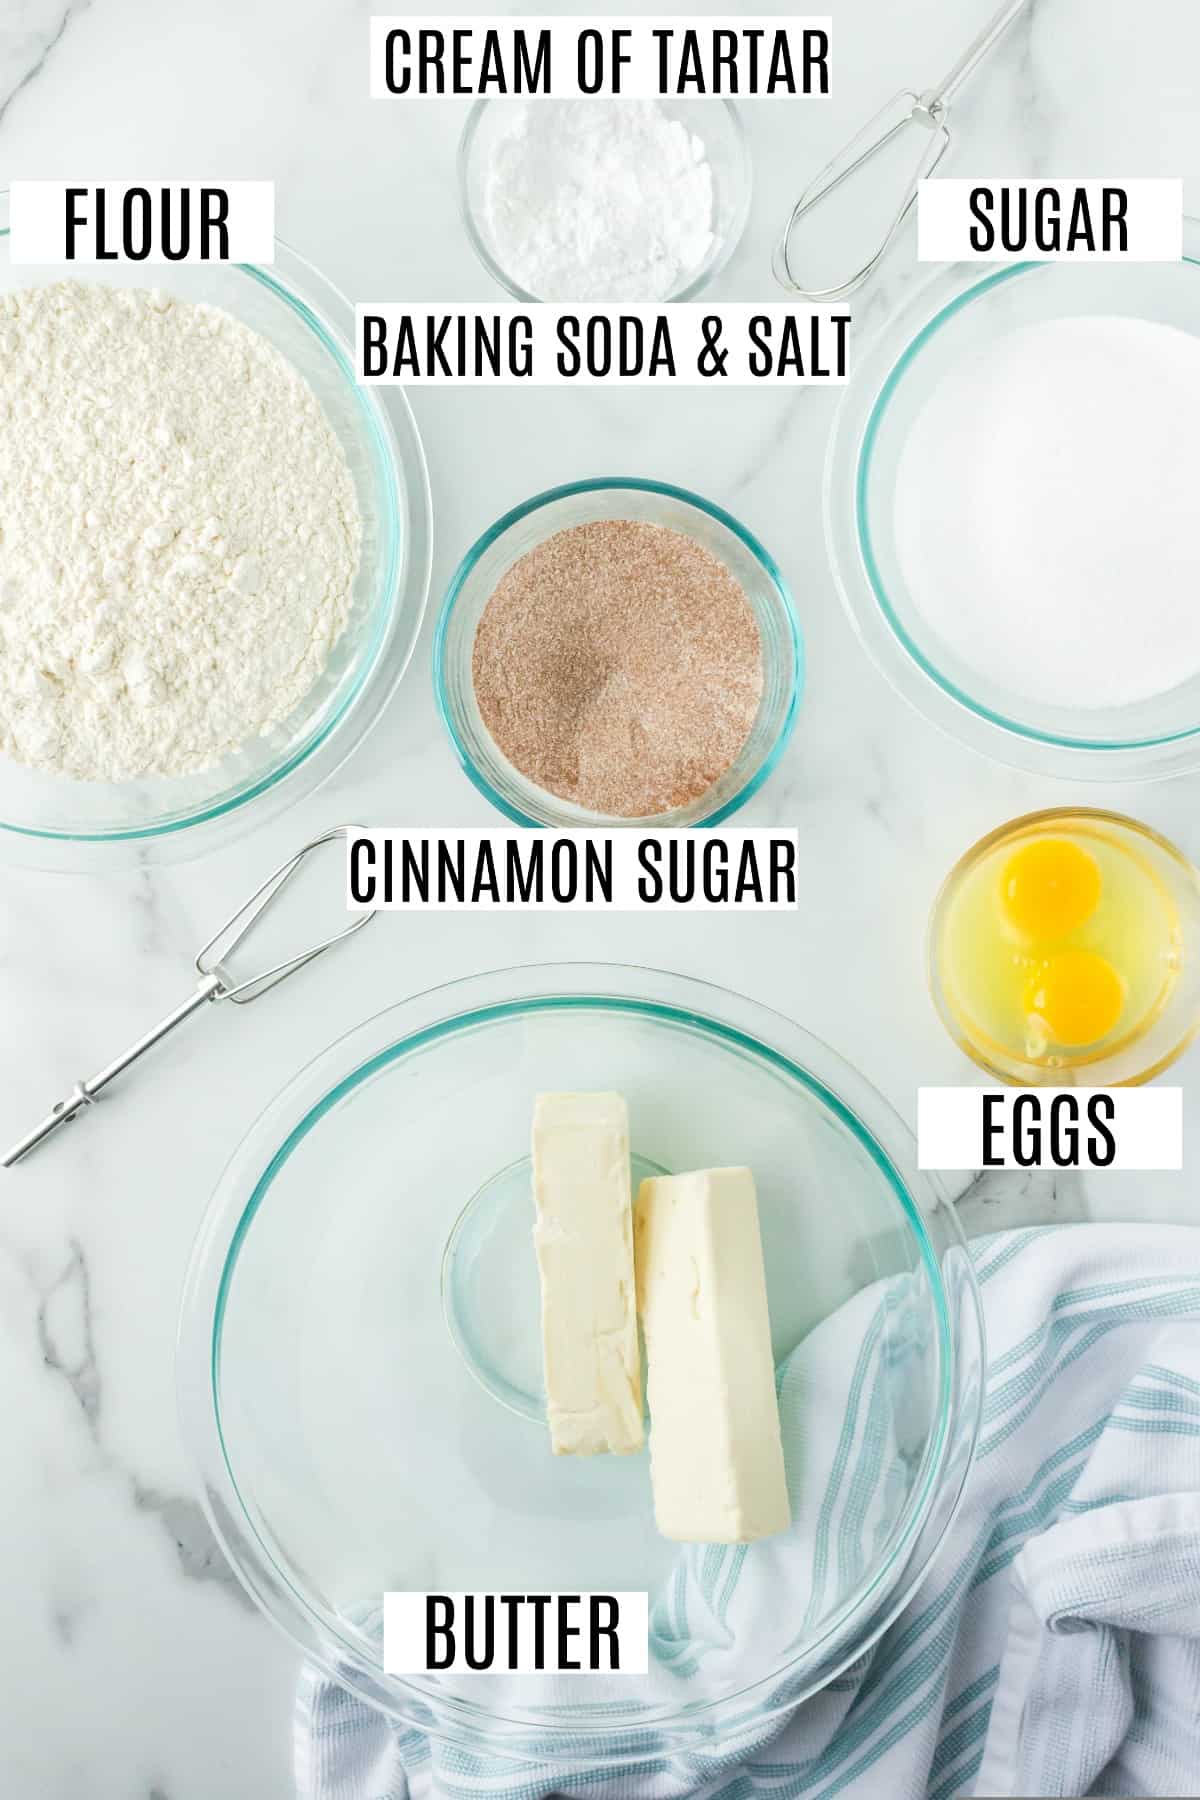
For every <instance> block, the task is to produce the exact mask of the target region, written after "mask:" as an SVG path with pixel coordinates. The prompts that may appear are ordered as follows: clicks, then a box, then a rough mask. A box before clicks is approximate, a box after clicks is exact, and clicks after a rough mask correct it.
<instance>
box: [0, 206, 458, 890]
mask: <svg viewBox="0 0 1200 1800" xmlns="http://www.w3.org/2000/svg"><path fill="white" fill-rule="evenodd" d="M64 279H68V280H71V281H77V282H94V281H102V282H103V283H104V284H105V285H107V286H122V287H152V286H155V285H159V286H162V287H166V288H168V289H169V290H170V291H171V292H172V293H174V294H178V295H179V296H180V297H181V298H182V299H184V300H188V301H192V302H196V303H207V304H210V305H213V306H220V307H223V308H224V309H225V310H226V311H227V312H230V313H232V314H233V315H234V317H235V318H237V319H239V320H241V322H242V323H243V324H245V325H248V326H250V327H251V328H252V329H253V330H255V331H258V332H260V333H261V334H262V336H264V337H265V338H267V339H268V340H269V341H270V342H271V343H272V344H274V345H275V347H276V348H277V349H278V350H280V351H281V352H282V353H283V355H284V356H286V357H287V359H288V360H289V361H290V362H291V363H292V364H293V365H294V367H295V368H296V369H298V370H299V372H300V374H301V375H303V377H304V378H305V380H306V381H307V382H308V384H309V386H310V387H311V388H312V390H313V392H314V393H315V395H316V396H317V399H318V400H319V401H320V402H321V405H322V407H323V408H324V411H325V414H326V417H327V418H328V420H329V422H330V424H331V426H332V427H333V429H334V431H335V432H336V434H337V437H338V439H339V441H340V443H341V445H342V448H343V450H344V451H345V453H346V459H347V462H348V464H349V467H350V471H351V474H352V476H353V479H354V486H355V490H356V493H357V495H358V504H359V509H360V511H361V514H362V521H363V543H362V556H361V561H360V564H359V570H358V576H357V578H356V580H355V584H354V591H353V595H352V601H351V615H350V619H349V621H348V623H347V625H346V628H345V630H344V632H343V633H342V636H341V637H340V639H339V640H338V643H337V644H336V646H335V647H334V650H333V654H332V656H331V658H330V661H329V663H328V666H327V667H326V669H325V671H324V673H323V674H322V676H321V677H320V679H319V680H318V681H317V683H316V684H315V685H314V687H313V688H311V689H310V691H309V692H308V694H306V695H305V697H304V699H303V700H302V701H301V702H300V704H299V705H298V706H297V707H296V708H295V709H294V711H293V712H292V713H291V714H290V716H289V717H288V718H287V719H285V720H283V721H282V722H281V723H280V724H279V725H278V726H276V727H275V728H274V729H273V730H271V731H269V732H267V733H266V734H264V735H263V736H262V737H260V738H257V739H255V740H253V741H252V742H251V743H249V744H247V745H245V746H244V747H243V748H242V749H241V750H239V751H238V752H236V753H235V754H234V755H231V756H227V757H225V758H224V759H223V760H222V761H221V762H220V763H218V764H216V765H215V766H214V767H212V768H210V769H206V770H204V771H202V772H200V773H197V774H191V775H184V776H177V777H170V778H164V777H156V778H144V779H140V780H136V781H126V782H112V783H110V782H88V781H74V780H70V779H68V778H65V777H56V776H53V775H49V774H46V773H45V772H42V771H38V770H34V769H28V768H24V767H22V766H21V765H19V764H17V763H15V762H13V761H10V760H9V759H7V758H0V857H8V858H9V859H10V860H11V861H13V862H17V863H32V864H34V865H35V866H40V867H64V868H85V869H93V870H95V869H103V868H111V867H114V866H118V865H120V866H124V865H125V864H127V863H130V862H134V861H145V860H147V858H149V859H151V860H154V861H166V860H170V859H174V858H179V857H185V856H191V855H195V854H197V853H198V852H200V851H202V850H205V849H208V848H211V847H213V846H214V845H216V844H218V843H223V842H225V841H226V840H227V839H228V838H229V837H230V836H232V835H233V834H234V832H235V831H236V830H238V829H241V828H243V827H245V826H249V825H259V824H261V823H262V822H263V821H264V820H265V819H266V818H268V817H271V816H273V815H274V814H275V813H277V812H279V811H281V810H282V809H283V808H284V807H285V806H288V805H290V804H291V803H292V802H293V801H294V800H298V799H300V798H301V796H303V795H305V794H308V793H311V792H312V791H313V789H314V788H316V787H317V786H318V784H319V783H320V782H322V781H324V780H325V779H326V778H327V777H328V776H329V775H330V774H331V773H332V772H333V770H334V769H336V768H337V767H338V765H339V764H340V763H341V762H342V761H343V759H344V758H345V757H346V756H347V755H348V754H349V753H350V752H351V751H352V750H353V749H354V748H355V747H356V745H357V744H358V743H359V742H360V741H361V740H362V738H363V737H364V736H365V734H366V733H367V732H368V731H369V730H370V729H371V727H372V726H373V725H374V723H375V721H376V720H377V719H378V717H379V715H380V713H381V712H382V710H383V708H384V706H385V705H386V703H387V701H388V700H389V698H390V697H391V694H392V692H393V690H394V688H395V686H396V683H397V682H398V681H399V679H400V677H401V676H402V675H403V673H404V670H405V668H406V667H407V664H408V660H409V657H410V656H411V654H412V650H413V646H414V644H415V642H416V638H417V633H418V631H419V629H420V625H421V620H422V617H423V615H424V611H425V603H426V600H427V597H428V592H429V559H430V525H431V517H430V499H429V480H428V476H427V474H426V469H425V457H424V453H423V451H422V449H421V440H420V438H419V437H418V435H417V428H416V425H415V423H414V421H413V418H412V414H411V413H410V411H409V409H408V405H407V403H406V401H405V400H404V397H403V395H402V394H400V393H399V392H398V391H396V390H392V391H393V394H394V398H393V400H392V401H391V403H390V405H389V406H388V407H385V406H384V405H383V404H382V403H381V402H380V399H379V396H378V390H376V389H374V388H370V387H359V386H358V385H357V384H356V382H355V379H354V362H353V352H352V344H353V341H354V315H353V310H352V308H351V307H350V305H349V303H348V302H347V300H346V299H345V298H344V297H343V295H341V294H340V293H339V292H338V291H337V289H336V288H335V287H333V286H332V285H331V283H330V282H328V281H327V280H326V279H325V277H324V276H323V275H320V274H318V272H317V271H316V270H315V269H313V268H312V267H311V266H310V265H309V264H308V263H306V262H305V261H304V260H303V258H301V257H300V256H298V255H297V254H296V253H295V251H294V250H291V249H289V248H288V247H287V245H285V244H281V243H277V245H276V253H275V262H274V263H273V265H272V266H271V267H270V268H257V267H253V266H251V265H249V264H215V263H213V264H210V263H180V264H176V265H172V266H171V267H170V268H169V269H145V268H142V267H140V266H139V265H131V264H127V263H116V264H113V265H112V267H111V269H110V268H107V267H106V268H105V269H104V270H103V271H102V272H101V271H99V270H97V269H95V268H90V267H87V268H79V269H74V268H71V269H67V270H64V269H57V268H42V267H23V266H21V267H19V266H14V265H13V263H12V262H11V260H10V257H9V249H8V198H7V195H3V196H0V292H4V293H8V292H11V291H13V290H14V289H17V288H27V287H38V286H42V285H44V284H46V283H48V282H54V281H61V280H64Z"/></svg>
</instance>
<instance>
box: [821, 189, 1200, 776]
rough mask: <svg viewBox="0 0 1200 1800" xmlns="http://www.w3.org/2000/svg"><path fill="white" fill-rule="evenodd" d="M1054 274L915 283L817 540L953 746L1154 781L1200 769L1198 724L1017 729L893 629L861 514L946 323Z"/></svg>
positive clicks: (828, 483)
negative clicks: (1017, 284) (885, 442)
mask: <svg viewBox="0 0 1200 1800" xmlns="http://www.w3.org/2000/svg"><path fill="white" fill-rule="evenodd" d="M1185 265H1191V266H1192V267H1193V268H1194V269H1198V270H1200V221H1197V220H1196V219H1193V218H1189V217H1188V216H1186V215H1185V217H1184V251H1183V255H1182V257H1181V258H1180V260H1179V263H1178V264H1175V263H1171V264H1166V265H1164V266H1165V267H1167V268H1172V269H1173V268H1176V267H1181V266H1185ZM1056 266H1057V265H1056V264H1055V263H1054V262H1053V261H1047V260H1044V259H1028V260H1023V261H1021V262H1017V263H1011V264H1008V265H1006V266H1005V267H1003V268H1000V269H996V268H995V267H994V266H993V267H991V268H990V269H989V268H988V267H987V265H984V264H980V263H963V262H960V263H952V264H949V265H946V266H944V267H940V268H938V269H936V270H935V271H934V272H933V273H932V274H931V275H929V276H928V277H927V278H926V279H925V280H923V281H921V282H919V283H918V284H917V285H916V286H915V287H914V288H913V289H912V291H911V292H910V293H908V294H906V295H905V296H904V298H903V299H902V301H901V303H900V304H899V306H897V307H895V308H894V309H893V310H892V311H891V312H890V313H889V315H888V317H887V318H886V319H885V321H884V323H883V324H882V326H881V327H880V328H879V329H878V330H877V331H875V332H874V333H873V334H872V336H871V337H870V339H869V341H868V342H867V343H866V344H865V345H864V348H863V352H862V355H861V357H860V358H859V360H858V363H857V367H856V370H855V373H854V374H852V375H851V378H850V381H849V383H848V384H847V387H846V389H845V391H844V393H843V394H842V396H841V399H840V401H839V404H838V409H837V413H836V416H835V419H834V423H833V429H832V431H831V433H830V438H829V445H828V449H827V452H826V457H825V470H824V515H825V540H826V546H827V549H828V553H829V561H830V566H831V568H832V570H833V576H834V581H835V584H836V587H837V590H838V594H839V596H840V598H841V602H842V606H843V609H844V611H845V612H846V614H847V616H848V617H849V619H850V623H851V625H852V626H853V628H854V631H855V635H856V636H857V637H858V639H859V642H860V643H861V644H862V645H863V647H864V648H865V649H866V651H867V653H868V655H869V656H870V658H871V660H872V662H873V663H874V664H875V666H876V668H877V669H879V671H880V672H881V673H882V674H883V675H884V677H885V679H886V680H887V681H888V683H889V684H890V686H891V687H892V688H893V689H894V690H895V691H896V692H897V693H898V694H899V695H900V696H901V698H902V699H904V700H905V701H907V702H908V704H909V705H910V706H912V707H913V709H914V710H915V711H917V712H918V713H920V714H921V716H922V717H923V718H925V719H927V720H929V721H930V722H931V723H933V724H934V725H936V726H937V727H938V728H939V729H941V730H942V731H943V732H945V733H946V734H947V735H949V736H950V737H952V738H955V739H957V740H958V741H959V742H965V743H967V744H968V745H970V746H971V747H972V748H974V749H976V750H978V751H980V752H981V753H983V754H985V755H988V756H991V757H993V758H994V759H996V760H998V761H1000V762H1003V763H1006V764H1008V765H1010V766H1013V767H1017V768H1022V769H1025V770H1029V771H1032V772H1034V773H1037V774H1043V775H1045V774H1051V775H1055V776H1060V777H1062V778H1064V779H1079V780H1097V781H1132V780H1153V779H1156V778H1158V779H1161V778H1165V777H1168V776H1171V775H1174V774H1178V773H1183V772H1184V771H1186V770H1187V769H1189V768H1194V767H1195V766H1196V764H1197V762H1198V761H1200V742H1198V740H1200V718H1198V719H1197V722H1196V724H1195V725H1192V726H1188V727H1186V728H1184V729H1182V730H1179V731H1173V732H1170V733H1165V734H1163V735H1161V736H1154V737H1141V738H1128V739H1111V738H1108V739H1106V738H1102V737H1088V736H1083V735H1079V736H1069V735H1066V734H1064V733H1062V732H1056V731H1053V730H1050V729H1046V728H1043V727H1040V726H1034V725H1025V724H1022V723H1020V722H1019V721H1017V720H1014V719H1010V718H1008V717H1006V716H1005V715H1004V714H1003V713H1001V712H999V711H997V710H995V709H994V708H993V707H990V706H988V705H986V704H985V703H984V702H982V701H978V700H975V699H973V698H972V696H971V695H970V694H969V693H968V692H967V691H966V690H965V689H964V688H963V687H962V686H961V685H960V684H959V683H957V682H955V681H953V680H952V679H951V678H950V677H948V676H946V675H943V674H942V672H941V671H940V670H939V669H938V667H937V666H936V664H935V662H934V661H933V659H932V658H931V657H930V655H929V654H928V653H927V652H926V651H924V650H923V649H922V648H921V646H920V645H919V644H918V643H916V641H915V640H914V639H913V637H912V635H911V633H910V632H909V631H908V630H907V629H906V628H905V626H904V625H903V623H902V622H901V620H900V619H899V617H898V615H897V613H896V611H895V607H894V606H893V603H892V600H891V598H890V595H889V593H888V590H887V585H886V583H885V581H884V579H883V576H882V574H881V572H880V569H879V566H878V561H877V558H876V555H875V551H874V546H873V543H872V537H871V530H870V524H869V518H868V509H867V503H866V492H867V485H868V479H869V475H870V469H871V458H872V453H873V450H874V447H875V444H876V440H877V438H878V435H879V431H880V429H881V427H882V423H883V420H884V417H885V414H886V412H887V409H888V406H889V405H890V402H891V400H892V398H893V396H894V395H895V392H896V390H897V388H898V387H899V385H900V382H901V381H902V379H903V377H904V376H905V374H906V373H907V372H908V371H909V370H910V369H911V368H912V366H913V365H914V363H915V362H916V359H917V358H918V357H919V355H920V354H921V352H922V351H923V350H924V349H925V348H926V346H927V345H928V344H929V343H930V342H931V340H932V339H933V338H935V337H936V336H937V334H938V333H939V332H940V331H941V330H942V328H943V327H944V326H945V325H947V324H948V323H949V322H950V320H951V319H953V318H954V317H956V316H957V315H958V314H959V313H960V312H962V311H963V310H964V309H966V308H967V307H968V306H969V305H971V304H972V303H973V302H975V301H977V300H979V299H980V298H982V297H984V296H985V295H987V294H989V293H991V292H993V291H994V290H995V289H997V288H998V287H1001V286H1003V285H1004V284H1007V283H1009V282H1013V281H1019V280H1022V279H1027V278H1029V277H1031V276H1036V275H1037V274H1039V273H1040V272H1043V271H1045V270H1047V269H1053V268H1055V267H1056Z"/></svg>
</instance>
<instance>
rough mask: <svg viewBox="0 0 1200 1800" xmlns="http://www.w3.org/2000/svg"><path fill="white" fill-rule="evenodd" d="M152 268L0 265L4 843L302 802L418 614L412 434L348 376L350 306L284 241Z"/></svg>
mask: <svg viewBox="0 0 1200 1800" xmlns="http://www.w3.org/2000/svg"><path fill="white" fill-rule="evenodd" d="M3 223H5V224H6V221H4V222H3ZM6 235H7V234H6V232H5V234H4V237H0V245H3V243H4V241H5V238H6ZM150 274H151V275H154V274H161V275H162V277H163V280H162V284H161V285H154V286H152V285H150V282H149V281H148V279H147V272H146V271H134V270H133V269H127V268H124V267H121V268H116V269H114V270H113V271H111V272H110V271H107V270H106V271H105V272H104V275H103V278H102V279H100V278H97V279H92V278H91V275H92V272H91V271H90V270H89V271H87V272H86V274H85V278H83V279H80V278H79V277H77V276H76V275H75V274H74V273H72V276H71V278H70V279H68V280H64V279H63V278H62V275H61V272H60V271H55V270H50V269H45V270H42V269H36V268H32V269H31V268H28V267H21V268H13V267H11V266H9V264H8V263H7V260H5V262H4V264H3V266H2V267H0V349H2V351H3V357H4V365H5V372H6V381H5V399H4V402H3V406H2V407H0V850H6V851H7V852H8V853H9V854H10V855H12V856H13V857H14V858H16V859H18V860H33V861H35V862H40V863H49V864H51V865H58V864H62V865H64V866H81V865H82V866H92V867H95V866H106V865H107V864H108V863H111V862H112V861H113V860H114V859H115V858H117V857H119V855H120V851H121V847H124V849H125V851H126V852H127V853H130V854H133V855H136V856H137V857H139V858H142V859H144V858H145V857H147V856H152V857H155V858H158V857H166V856H170V855H180V854H192V853H195V852H196V851H198V850H200V849H202V848H204V847H206V846H207V845H210V844H212V843H214V842H216V841H219V840H220V839H223V838H224V837H225V836H226V835H227V834H228V833H229V832H230V831H231V829H233V828H234V827H236V826H239V825H241V824H243V823H249V822H250V821H252V820H253V821H254V822H255V823H257V822H259V821H261V819H262V818H263V817H264V815H266V814H268V813H271V812H273V811H277V810H278V809H279V808H280V807H282V806H283V805H285V804H288V803H290V802H291V801H292V800H293V799H296V798H298V797H300V795H302V794H304V793H306V792H310V791H311V790H312V788H313V787H315V786H316V785H317V783H318V782H319V781H321V780H322V779H324V778H325V776H327V775H328V774H329V773H330V772H331V771H332V769H333V768H334V767H336V766H337V764H338V763H339V762H340V761H341V760H342V758H343V757H344V756H345V755H346V754H347V753H348V752H349V751H350V750H351V749H352V748H353V747H354V746H355V744H357V743H358V742H359V741H360V740H361V738H362V736H363V735H364V733H365V732H366V731H367V730H368V729H369V728H370V726H371V725H372V724H373V723H374V720H375V719H376V718H377V717H378V715H379V712H380V710H381V709H382V706H383V704H384V702H385V701H386V699H387V698H388V696H389V695H390V693H391V691H392V689H393V688H394V686H395V683H396V681H397V680H398V679H399V677H400V675H401V673H402V672H403V669H404V667H405V665H406V664H407V661H408V658H409V655H410V653H411V650H412V646H413V643H414V641H415V638H416V635H417V631H418V629H419V626H420V621H421V616H422V613H423V610H424V605H425V598H426V592H427V583H428V560H429V498H428V485H427V480H426V475H425V467H424V459H423V456H422V453H421V446H420V442H419V439H418V437H417V434H416V430H415V427H414V426H413V423H412V420H411V417H410V416H409V414H408V412H407V409H406V408H405V407H404V405H403V403H401V404H400V406H399V407H393V408H391V409H390V410H389V411H385V410H384V408H383V407H382V406H381V405H380V404H379V403H378V402H377V400H376V399H375V397H374V396H373V394H372V393H371V391H370V390H369V389H363V388H359V387H357V386H356V385H355V383H354V379H353V368H352V360H351V350H350V343H351V332H352V320H351V315H350V309H349V307H348V305H347V303H346V302H345V301H344V300H343V299H342V297H341V296H340V295H339V294H337V292H336V291H335V290H334V289H333V288H332V287H330V285H329V284H328V283H327V282H325V281H324V279H323V278H322V277H321V276H319V275H318V274H317V273H316V271H314V270H312V269H311V268H309V267H308V266H307V265H306V264H305V263H304V262H303V261H302V260H301V259H300V258H299V257H297V256H295V255H294V253H292V252H290V251H288V250H287V249H286V248H285V247H284V246H282V245H281V246H279V247H278V252H277V257H276V261H275V263H274V264H273V265H272V267H271V268H269V269H266V268H263V269H257V268H250V267H239V266H223V267H222V266H208V265H200V264H196V265H181V266H177V267H173V268H171V269H170V270H164V271H152V272H150Z"/></svg>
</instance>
